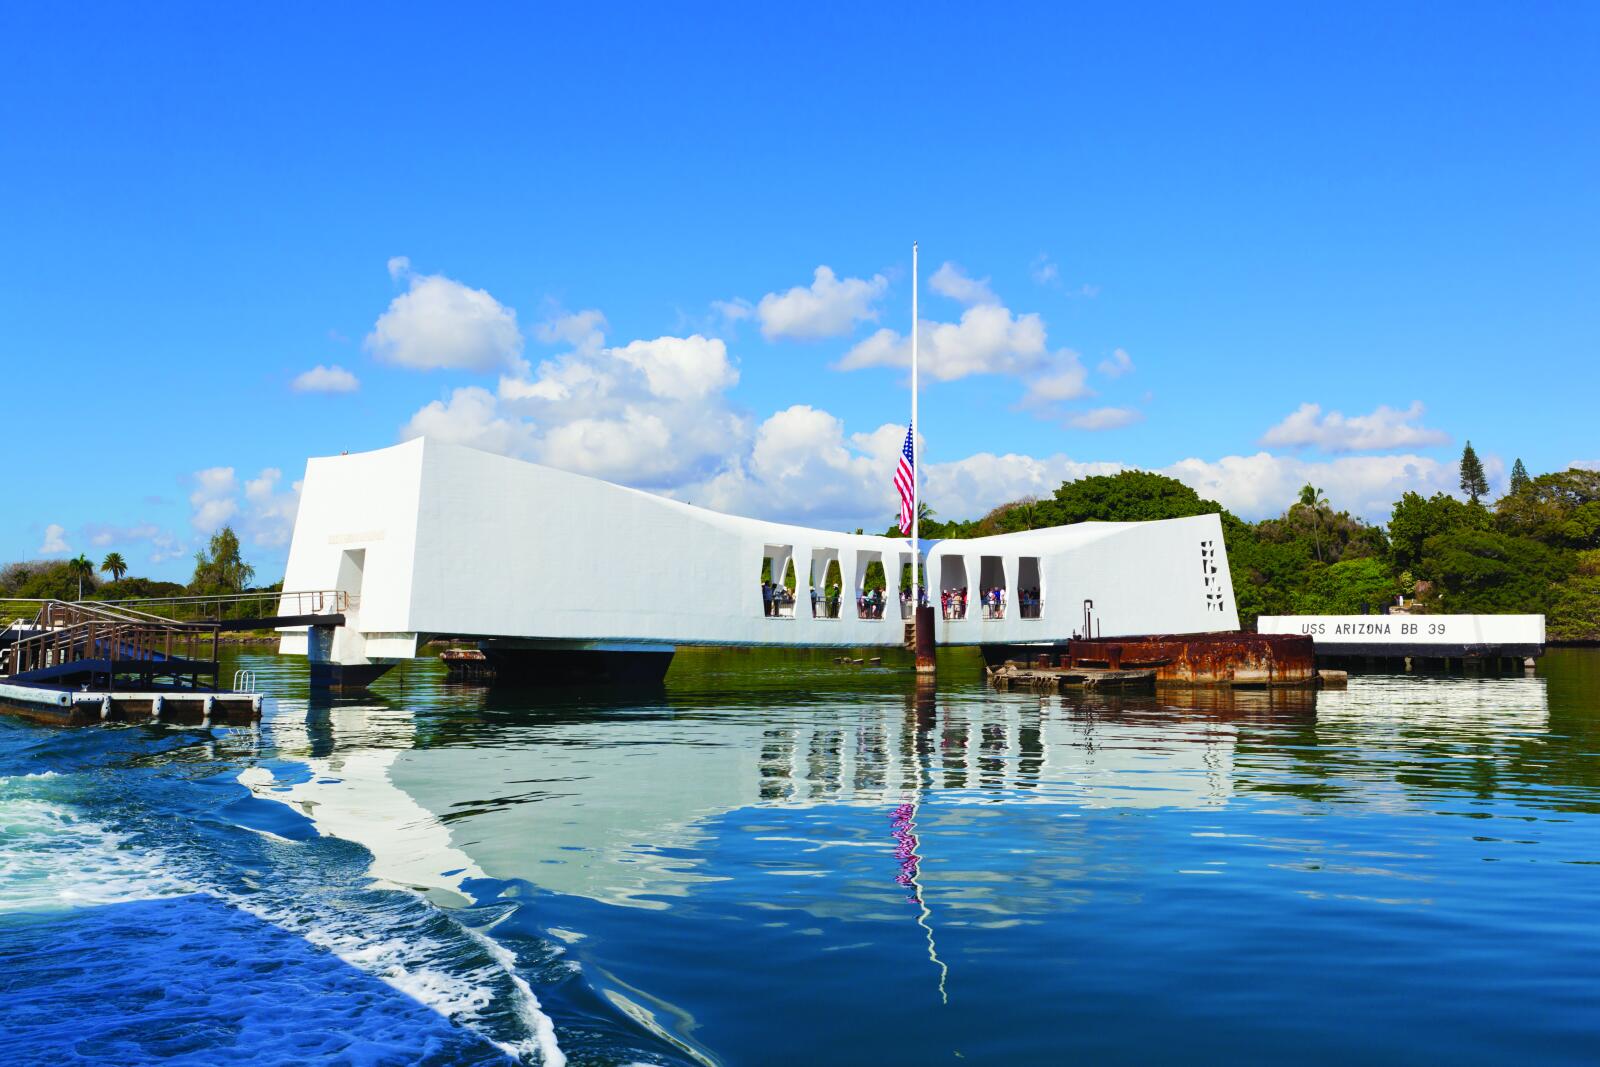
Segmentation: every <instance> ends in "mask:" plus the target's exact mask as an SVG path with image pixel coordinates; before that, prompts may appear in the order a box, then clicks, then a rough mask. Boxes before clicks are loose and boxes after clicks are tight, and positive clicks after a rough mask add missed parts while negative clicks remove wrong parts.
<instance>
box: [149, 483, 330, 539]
mask: <svg viewBox="0 0 1600 1067" xmlns="http://www.w3.org/2000/svg"><path fill="white" fill-rule="evenodd" d="M190 480H191V481H192V482H193V483H194V487H195V488H194V491H193V492H192V493H190V494H189V504H190V506H191V507H193V508H194V513H193V514H192V515H191V516H190V519H189V521H190V523H191V524H192V525H193V526H194V528H195V531H196V532H198V533H200V534H203V535H206V536H209V535H211V534H213V533H216V532H217V530H219V529H221V528H222V526H223V525H224V524H229V523H231V524H233V525H234V526H235V529H236V532H238V534H239V536H240V539H241V540H243V541H245V542H246V543H248V544H253V545H258V546H261V547H265V548H278V547H280V546H282V545H286V544H288V543H289V538H290V536H291V535H292V534H293V532H294V518H295V513H296V511H297V510H298V508H299V506H300V483H299V482H295V483H294V484H293V485H292V486H290V487H289V488H288V489H287V490H279V488H278V486H279V485H280V483H281V482H282V481H283V472H282V471H280V470H279V469H278V468H276V467H266V468H263V469H262V471H261V473H260V474H258V475H256V476H255V477H254V478H247V479H245V481H244V484H242V485H241V484H240V483H239V479H238V477H237V476H236V475H235V473H234V469H233V468H232V467H207V468H206V469H205V470H201V471H195V472H194V474H193V475H192V476H191V479H190ZM150 529H152V530H153V528H150ZM150 540H151V542H152V544H155V545H156V548H157V551H158V552H161V551H163V550H164V549H170V548H172V547H173V542H172V540H171V539H170V538H168V539H167V540H166V541H165V542H164V543H160V544H157V543H156V540H155V537H154V535H153V534H152V536H151V538H150ZM177 554H179V553H178V552H176V551H173V552H171V553H170V555H177ZM170 555H169V556H167V557H165V558H170Z"/></svg>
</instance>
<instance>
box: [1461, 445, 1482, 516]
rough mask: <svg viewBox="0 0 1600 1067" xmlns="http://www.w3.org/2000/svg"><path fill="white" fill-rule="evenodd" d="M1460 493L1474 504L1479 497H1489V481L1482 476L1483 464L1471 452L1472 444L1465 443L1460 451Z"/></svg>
mask: <svg viewBox="0 0 1600 1067" xmlns="http://www.w3.org/2000/svg"><path fill="white" fill-rule="evenodd" d="M1461 491H1462V492H1463V493H1465V494H1467V498H1468V499H1469V500H1471V501H1472V502H1473V503H1474V504H1476V503H1477V502H1478V498H1479V497H1480V496H1488V495H1489V479H1487V478H1485V477H1484V476H1483V463H1482V462H1480V461H1479V459H1478V454H1477V453H1476V452H1474V451H1473V450H1472V442H1471V441H1468V442H1467V447H1466V448H1463V449H1462V450H1461Z"/></svg>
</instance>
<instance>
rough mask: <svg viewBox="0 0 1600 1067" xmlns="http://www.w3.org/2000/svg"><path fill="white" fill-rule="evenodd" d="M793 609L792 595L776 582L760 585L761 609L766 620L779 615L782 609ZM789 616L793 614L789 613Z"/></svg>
mask: <svg viewBox="0 0 1600 1067" xmlns="http://www.w3.org/2000/svg"><path fill="white" fill-rule="evenodd" d="M793 607H794V593H793V592H792V591H790V590H789V589H788V588H786V587H784V586H781V585H779V584H778V583H777V582H762V583H761V609H762V613H763V614H765V615H766V616H767V617H768V618H771V617H772V616H774V615H781V614H782V613H783V609H784V608H793ZM789 614H791V615H792V614H794V612H793V611H790V613H789Z"/></svg>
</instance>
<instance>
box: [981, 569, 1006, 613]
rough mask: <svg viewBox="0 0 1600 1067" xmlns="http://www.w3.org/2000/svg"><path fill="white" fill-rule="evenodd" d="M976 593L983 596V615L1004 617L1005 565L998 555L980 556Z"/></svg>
mask: <svg viewBox="0 0 1600 1067" xmlns="http://www.w3.org/2000/svg"><path fill="white" fill-rule="evenodd" d="M978 595H979V596H981V597H982V598H983V617H984V618H986V619H1003V618H1005V617H1006V608H1007V607H1008V605H1007V603H1006V600H1007V599H1008V597H1009V596H1010V593H1009V592H1008V591H1007V589H1006V566H1005V563H1004V562H1003V561H1002V560H1001V559H1000V557H999V556H982V557H980V558H979V560H978Z"/></svg>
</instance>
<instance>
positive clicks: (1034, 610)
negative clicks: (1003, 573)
mask: <svg viewBox="0 0 1600 1067" xmlns="http://www.w3.org/2000/svg"><path fill="white" fill-rule="evenodd" d="M1017 607H1018V609H1019V611H1020V613H1021V615H1022V617H1023V618H1024V619H1037V618H1038V617H1039V611H1040V609H1041V608H1043V607H1044V589H1043V587H1042V586H1041V585H1040V584H1039V557H1038V556H1023V557H1022V558H1021V559H1020V560H1018V561H1017Z"/></svg>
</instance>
